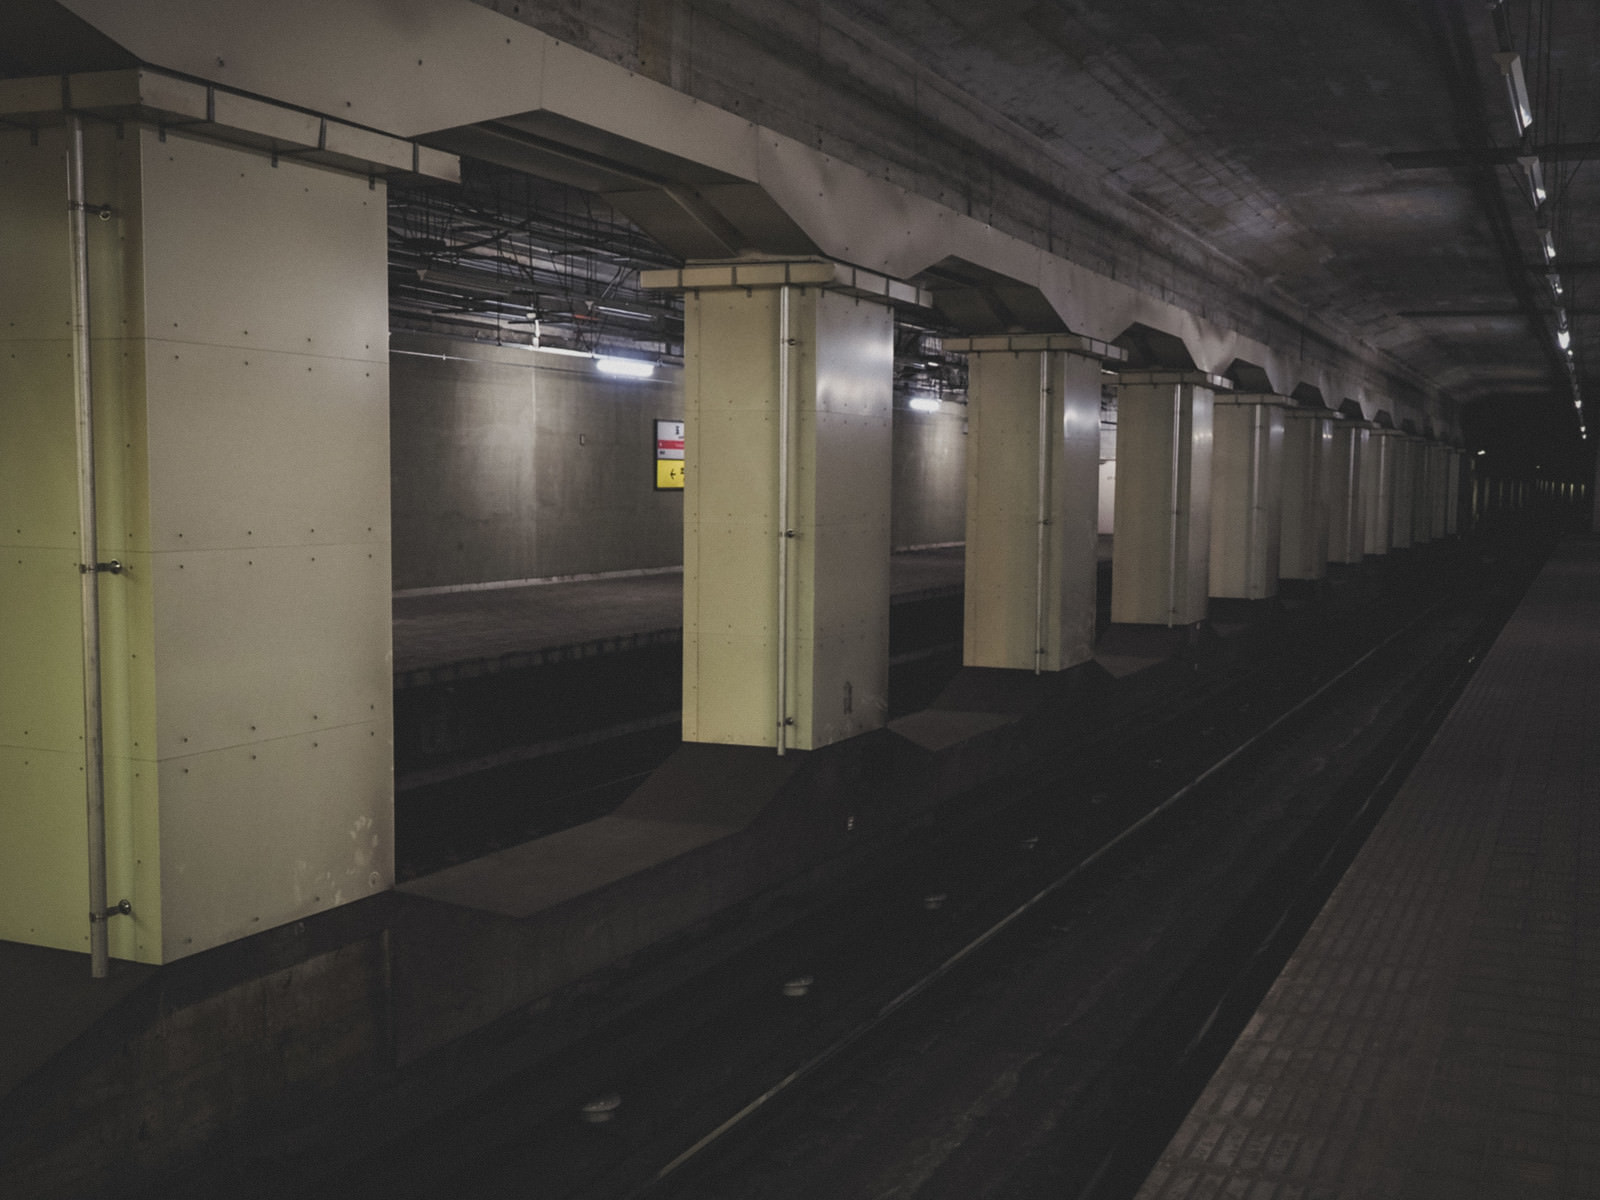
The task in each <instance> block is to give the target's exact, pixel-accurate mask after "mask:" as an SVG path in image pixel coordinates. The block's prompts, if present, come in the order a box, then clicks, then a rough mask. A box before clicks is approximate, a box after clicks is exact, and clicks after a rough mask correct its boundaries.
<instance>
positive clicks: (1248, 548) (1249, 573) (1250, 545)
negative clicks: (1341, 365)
mask: <svg viewBox="0 0 1600 1200" xmlns="http://www.w3.org/2000/svg"><path fill="white" fill-rule="evenodd" d="M1250 408H1251V409H1252V416H1251V420H1250V426H1251V427H1250V515H1249V516H1248V517H1247V518H1246V519H1245V537H1246V539H1247V541H1246V542H1245V547H1244V594H1245V595H1246V596H1250V594H1251V592H1253V591H1254V590H1255V579H1256V535H1257V534H1259V533H1260V532H1261V519H1260V516H1259V513H1260V508H1261V457H1262V455H1263V454H1265V453H1266V446H1265V441H1266V439H1265V438H1264V437H1263V436H1262V434H1263V429H1262V417H1263V416H1265V414H1266V411H1267V407H1266V405H1264V404H1252V405H1251V406H1250ZM1263 595H1265V589H1263ZM1251 598H1252V599H1259V598H1260V597H1251Z"/></svg>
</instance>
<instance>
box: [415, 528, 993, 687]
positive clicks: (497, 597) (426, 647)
mask: <svg viewBox="0 0 1600 1200" xmlns="http://www.w3.org/2000/svg"><path fill="white" fill-rule="evenodd" d="M965 563H966V550H965V548H964V547H962V546H942V547H937V548H934V549H927V550H910V551H905V552H902V553H899V554H895V555H893V556H892V557H891V559H890V563H889V593H890V601H891V603H895V604H905V603H910V602H913V601H916V600H926V599H932V598H934V597H936V596H950V595H955V594H957V593H959V592H960V591H961V588H962V573H963V571H964V570H965ZM682 637H683V569H682V568H681V567H679V568H668V569H665V570H661V571H655V572H648V573H646V572H637V573H632V574H621V575H605V576H597V577H592V578H580V579H565V580H552V581H530V582H528V583H524V584H520V585H516V586H507V587H492V586H491V587H475V588H471V589H462V590H449V591H445V590H431V589H430V590H429V591H427V592H426V593H409V594H408V593H401V594H398V595H396V596H395V598H394V680H395V687H396V689H397V690H398V689H405V688H407V687H417V686H424V685H427V684H431V683H439V682H445V681H448V680H450V679H454V678H466V677H472V676H475V675H483V674H489V673H493V672H495V671H498V670H519V669H523V668H527V667H538V666H544V665H546V664H548V663H553V662H562V661H568V660H571V659H577V658H594V657H597V656H600V655H604V654H617V653H625V652H627V651H630V650H637V649H643V648H645V647H647V646H652V645H659V644H663V643H676V642H679V641H681V640H682Z"/></svg>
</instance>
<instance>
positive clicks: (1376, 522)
mask: <svg viewBox="0 0 1600 1200" xmlns="http://www.w3.org/2000/svg"><path fill="white" fill-rule="evenodd" d="M1394 443H1395V434H1394V431H1393V430H1389V429H1374V430H1372V432H1371V433H1370V434H1369V435H1368V438H1367V450H1366V455H1365V457H1363V458H1362V460H1361V492H1362V510H1363V512H1362V520H1363V522H1364V523H1365V525H1366V536H1365V537H1364V538H1363V539H1362V545H1363V549H1364V551H1365V553H1367V554H1387V553H1389V549H1390V546H1389V531H1390V525H1391V522H1392V519H1393V511H1394Z"/></svg>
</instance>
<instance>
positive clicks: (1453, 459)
mask: <svg viewBox="0 0 1600 1200" xmlns="http://www.w3.org/2000/svg"><path fill="white" fill-rule="evenodd" d="M1465 459H1466V451H1465V450H1462V449H1460V448H1459V447H1456V446H1451V447H1450V448H1449V457H1447V458H1446V459H1445V476H1446V478H1445V514H1444V532H1445V536H1447V537H1455V536H1456V535H1457V534H1459V533H1460V532H1461V470H1462V465H1463V463H1464V462H1465Z"/></svg>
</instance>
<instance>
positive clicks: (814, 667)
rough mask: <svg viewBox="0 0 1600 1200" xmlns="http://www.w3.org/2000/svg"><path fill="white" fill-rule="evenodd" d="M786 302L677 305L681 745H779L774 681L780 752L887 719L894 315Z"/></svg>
mask: <svg viewBox="0 0 1600 1200" xmlns="http://www.w3.org/2000/svg"><path fill="white" fill-rule="evenodd" d="M787 295H788V299H787V322H788V323H787V327H785V325H784V314H785V301H784V298H783V297H784V289H782V288H779V287H755V288H751V289H746V288H742V287H741V288H706V289H704V290H701V291H698V292H691V293H690V294H689V295H688V297H687V298H686V301H685V306H684V319H685V361H684V392H685V394H684V401H685V410H684V413H685V416H684V425H685V428H684V440H685V471H684V613H683V736H684V740H685V741H697V742H721V743H731V744H734V745H744V746H776V745H777V744H778V736H779V720H780V713H779V697H778V680H779V676H780V674H782V675H783V677H784V680H785V683H784V689H783V691H784V696H783V706H784V708H785V709H786V710H787V711H786V712H785V713H783V714H782V716H783V717H785V718H786V719H787V720H788V721H789V722H790V723H789V724H787V725H785V726H784V731H785V743H786V745H787V746H788V747H790V748H794V749H800V750H809V749H815V748H818V747H821V746H826V745H829V744H831V743H833V742H837V741H841V740H843V739H845V738H848V737H852V736H854V735H856V734H859V733H865V732H867V731H868V730H872V729H877V728H879V727H880V726H882V725H883V724H884V722H885V720H886V719H887V714H888V685H889V511H890V510H889V481H890V474H891V457H890V445H891V442H890V428H891V421H892V395H893V383H894V379H893V375H894V322H893V315H892V313H891V311H890V309H889V308H888V307H886V306H885V305H882V304H878V303H874V302H871V301H867V300H859V299H856V298H854V297H851V296H847V295H844V294H842V293H838V292H832V291H821V290H818V289H817V288H815V287H796V286H791V287H789V288H788V289H787ZM781 340H782V341H787V342H788V345H787V350H786V351H785V349H784V347H782V346H780V341H781ZM785 357H786V358H787V364H788V370H787V374H786V376H784V375H782V374H781V373H780V370H779V363H780V360H781V359H783V358H785ZM785 380H786V382H785ZM785 402H786V404H787V436H786V437H785V436H783V429H784V421H783V419H782V410H783V408H784V406H785ZM785 444H786V447H787V463H788V466H787V470H785V469H784V467H783V461H784V459H783V456H782V454H781V452H780V447H781V446H783V445H785ZM780 479H782V480H786V483H787V511H788V520H787V529H788V530H789V531H791V532H792V534H793V536H792V537H783V536H781V534H782V533H783V527H782V525H781V523H780V512H781V511H782V510H783V508H784V505H783V504H782V503H781V502H780V495H779V491H780ZM785 575H786V577H787V586H786V587H785V588H784V593H783V594H784V604H783V605H782V609H783V621H782V624H781V625H780V623H779V610H780V604H779V580H780V577H783V576H785Z"/></svg>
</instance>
